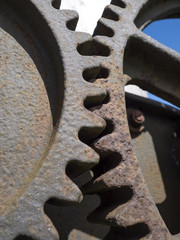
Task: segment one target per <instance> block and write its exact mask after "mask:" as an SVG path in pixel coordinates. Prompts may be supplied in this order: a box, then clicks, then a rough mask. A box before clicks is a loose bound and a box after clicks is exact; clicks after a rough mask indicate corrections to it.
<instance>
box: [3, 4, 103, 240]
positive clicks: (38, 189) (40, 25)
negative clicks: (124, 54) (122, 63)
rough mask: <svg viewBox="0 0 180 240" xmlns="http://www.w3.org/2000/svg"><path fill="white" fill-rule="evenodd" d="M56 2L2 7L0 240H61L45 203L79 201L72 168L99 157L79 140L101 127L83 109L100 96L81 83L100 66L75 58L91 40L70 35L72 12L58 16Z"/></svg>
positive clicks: (76, 172) (90, 59) (82, 167)
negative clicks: (26, 239) (21, 239)
mask: <svg viewBox="0 0 180 240" xmlns="http://www.w3.org/2000/svg"><path fill="white" fill-rule="evenodd" d="M59 2H60V1H53V2H52V3H51V1H50V0H26V1H21V0H13V1H11V0H4V1H3V0H1V1H0V27H1V29H0V41H1V42H0V58H1V66H0V72H1V78H0V94H1V110H0V124H1V130H0V141H1V149H0V156H1V158H0V165H1V167H0V176H1V178H0V239H1V240H12V239H14V238H15V237H17V236H20V235H26V236H30V237H32V238H34V239H38V240H47V239H48V240H55V239H59V236H58V234H57V231H56V230H55V227H54V226H53V224H52V222H51V221H50V220H49V218H48V217H47V216H46V214H45V213H44V210H43V208H44V204H45V203H46V201H48V200H50V201H51V202H53V204H60V205H61V206H64V205H68V204H74V203H78V202H79V201H80V200H81V199H82V194H81V191H80V190H79V188H78V187H77V186H76V185H75V184H74V183H73V182H72V181H71V179H70V178H69V177H71V174H70V173H71V168H72V169H73V175H79V174H81V173H82V172H84V171H86V170H87V169H89V168H91V167H92V166H94V165H95V164H97V162H98V159H99V156H98V154H97V153H95V151H94V150H92V149H91V148H90V147H88V146H87V145H85V144H84V143H83V142H82V141H81V140H80V138H81V137H82V138H83V134H84V135H87V136H88V138H89V139H91V137H96V136H97V135H98V134H99V133H101V131H102V130H103V129H104V127H105V121H104V120H103V119H101V118H99V117H98V116H96V115H95V114H93V113H90V112H89V111H88V110H87V109H86V108H85V107H84V102H85V103H86V104H89V105H91V104H93V105H94V104H96V103H97V104H98V103H100V102H101V101H102V100H103V99H104V97H105V95H106V92H105V91H104V90H103V89H102V88H101V87H98V86H96V85H95V84H93V83H88V82H87V81H86V80H85V79H84V78H83V72H84V70H86V69H88V71H91V72H93V73H94V74H96V72H98V71H99V68H100V63H99V62H98V61H97V60H96V59H94V58H93V57H88V56H87V57H86V56H81V55H80V54H79V53H78V51H77V48H78V45H79V44H81V43H83V42H87V44H88V43H89V41H90V39H91V37H90V36H89V35H88V34H84V33H78V32H74V29H75V26H76V22H77V19H78V16H77V13H76V12H74V11H66V10H64V11H59V10H58V9H57V7H58V5H59ZM85 45H86V44H85ZM79 49H80V48H79ZM91 76H92V74H91V75H88V72H87V71H86V77H89V78H91ZM92 77H93V76H92ZM66 172H67V173H66Z"/></svg>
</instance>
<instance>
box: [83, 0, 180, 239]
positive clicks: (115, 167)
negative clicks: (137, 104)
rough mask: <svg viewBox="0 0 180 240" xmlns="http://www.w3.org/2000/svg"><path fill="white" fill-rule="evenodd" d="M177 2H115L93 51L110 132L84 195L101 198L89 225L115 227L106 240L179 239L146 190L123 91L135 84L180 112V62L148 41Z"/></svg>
mask: <svg viewBox="0 0 180 240" xmlns="http://www.w3.org/2000/svg"><path fill="white" fill-rule="evenodd" d="M179 7H180V2H179V1H176V0H175V1H168V0H166V1H163V0H157V1H153V0H126V1H121V0H113V1H112V2H111V4H110V5H109V6H107V7H106V8H105V10H104V13H103V16H102V18H101V19H100V20H99V22H98V25H97V28H96V29H95V32H94V37H93V43H92V46H91V51H92V52H93V54H94V55H95V56H96V58H97V59H100V61H101V63H102V68H103V69H106V71H104V72H103V74H102V78H101V79H98V80H97V81H96V84H97V85H98V86H102V87H103V88H105V89H106V91H107V92H108V97H107V98H106V102H104V103H103V104H102V105H101V106H99V107H98V108H95V109H94V113H96V115H97V116H99V117H102V118H104V119H105V120H106V124H107V125H106V129H105V130H104V132H103V134H102V135H101V136H100V137H99V138H98V139H97V140H96V141H95V142H94V144H93V147H94V149H95V150H96V152H97V153H98V154H99V155H100V163H99V164H98V165H97V166H96V167H94V168H93V172H94V178H93V180H92V181H91V182H89V183H88V184H86V185H85V186H84V187H83V192H84V194H98V195H99V197H100V199H101V204H100V206H99V207H98V208H97V209H96V210H95V211H94V212H92V214H90V215H89V220H90V221H93V222H95V223H102V224H105V225H109V226H111V230H110V232H109V234H108V235H107V236H106V237H105V239H111V240H112V239H113V240H117V239H144V240H145V239H148V240H150V239H153V240H157V239H163V240H165V239H180V237H179V235H174V236H173V235H171V234H170V232H169V230H168V228H167V227H166V225H165V223H164V221H163V219H162V218H161V216H160V214H159V211H158V209H157V207H156V205H155V203H154V201H153V199H152V196H151V194H150V192H149V190H148V188H147V186H146V183H145V181H144V178H143V175H142V172H141V169H140V167H139V164H138V161H137V158H136V155H135V151H134V148H133V145H132V142H131V137H130V133H129V127H128V121H127V112H126V104H125V92H124V87H125V86H126V85H127V84H130V83H131V84H136V85H139V86H140V87H142V88H143V89H145V90H148V91H151V92H152V93H154V94H156V95H158V96H160V97H162V98H165V99H166V100H168V101H170V102H171V103H175V104H176V105H178V106H179V103H180V101H179V100H180V81H179V75H180V72H179V71H180V70H179V69H180V68H179V59H180V56H179V54H178V53H176V52H175V51H173V50H171V49H169V48H168V47H166V46H163V45H162V44H160V43H159V42H157V41H156V40H154V39H152V38H151V37H149V36H147V35H146V34H144V33H143V32H142V29H143V28H144V27H145V26H147V25H148V24H149V23H150V22H152V21H154V20H157V19H162V18H165V17H174V16H177V15H178V11H179V10H178V9H179Z"/></svg>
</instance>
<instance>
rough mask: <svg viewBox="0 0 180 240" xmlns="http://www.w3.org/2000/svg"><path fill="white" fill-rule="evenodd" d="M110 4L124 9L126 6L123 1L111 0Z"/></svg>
mask: <svg viewBox="0 0 180 240" xmlns="http://www.w3.org/2000/svg"><path fill="white" fill-rule="evenodd" d="M111 4H113V5H115V6H118V7H120V8H126V4H125V2H124V1H122V0H112V1H111Z"/></svg>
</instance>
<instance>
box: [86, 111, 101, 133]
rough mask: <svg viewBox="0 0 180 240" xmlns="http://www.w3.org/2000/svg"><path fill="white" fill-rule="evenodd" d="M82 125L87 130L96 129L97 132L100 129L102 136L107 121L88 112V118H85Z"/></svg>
mask: <svg viewBox="0 0 180 240" xmlns="http://www.w3.org/2000/svg"><path fill="white" fill-rule="evenodd" d="M82 123H83V126H84V127H86V128H92V129H93V128H95V129H97V131H98V129H99V131H98V134H100V133H101V132H102V131H103V130H104V129H105V127H106V121H105V120H104V119H103V118H101V117H99V116H97V115H96V114H93V113H91V112H89V111H86V116H84V121H83V122H82Z"/></svg>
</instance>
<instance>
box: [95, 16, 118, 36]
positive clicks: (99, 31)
mask: <svg viewBox="0 0 180 240" xmlns="http://www.w3.org/2000/svg"><path fill="white" fill-rule="evenodd" d="M115 26H116V22H115V21H113V20H111V19H107V18H103V17H102V18H101V19H100V20H99V21H98V23H97V27H96V29H95V31H94V34H93V36H97V35H98V36H99V35H100V36H106V37H109V38H112V37H113V36H114V33H115V31H114V30H113V28H114V27H115Z"/></svg>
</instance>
